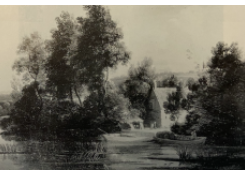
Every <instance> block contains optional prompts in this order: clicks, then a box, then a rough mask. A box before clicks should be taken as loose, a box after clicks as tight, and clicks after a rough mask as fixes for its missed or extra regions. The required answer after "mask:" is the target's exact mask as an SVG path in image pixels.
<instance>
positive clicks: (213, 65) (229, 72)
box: [189, 42, 245, 144]
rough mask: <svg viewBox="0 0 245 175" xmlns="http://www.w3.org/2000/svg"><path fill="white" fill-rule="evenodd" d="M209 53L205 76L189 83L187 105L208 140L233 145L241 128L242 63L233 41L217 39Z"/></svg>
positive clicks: (244, 69)
mask: <svg viewBox="0 0 245 175" xmlns="http://www.w3.org/2000/svg"><path fill="white" fill-rule="evenodd" d="M212 54H213V56H212V57H211V59H210V62H209V64H208V68H207V73H206V76H203V77H200V78H199V80H198V81H197V82H195V83H193V82H192V83H190V84H189V89H190V90H191V91H192V92H191V93H190V94H189V102H190V104H191V105H190V106H191V108H192V111H193V114H194V115H195V114H198V115H199V116H200V120H199V123H198V125H199V126H201V128H202V132H204V133H205V135H207V136H208V138H209V140H210V141H212V142H215V143H217V144H236V143H237V142H236V139H237V138H239V137H240V136H241V135H242V132H243V131H242V130H244V126H243V122H242V120H243V119H244V117H243V113H244V112H245V111H244V110H245V101H244V95H245V93H244V92H245V91H244V88H243V87H245V82H244V80H243V74H244V71H245V67H244V62H242V61H241V55H240V51H239V49H238V47H237V45H236V44H231V45H230V46H228V45H227V44H224V43H222V42H219V43H218V44H217V45H216V47H214V48H213V49H212ZM205 121H207V122H205Z"/></svg>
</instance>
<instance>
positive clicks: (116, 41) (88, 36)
mask: <svg viewBox="0 0 245 175" xmlns="http://www.w3.org/2000/svg"><path fill="white" fill-rule="evenodd" d="M85 10H87V18H82V17H79V18H77V19H78V23H79V24H80V28H79V32H80V33H81V35H80V36H78V40H77V41H78V47H77V49H78V51H77V54H76V56H75V57H74V60H73V61H74V63H75V65H76V68H77V70H78V74H79V75H78V76H79V78H78V79H79V80H80V83H81V84H85V85H86V86H88V89H89V91H90V92H96V93H97V94H98V96H99V98H98V100H99V106H98V110H99V111H100V113H101V115H105V111H103V109H104V96H105V90H104V84H105V82H106V80H107V79H108V69H109V68H114V67H116V66H117V65H118V64H119V63H123V64H126V63H127V62H128V60H129V58H130V57H129V53H128V52H127V51H126V50H125V48H124V46H123V44H122V42H120V40H121V39H122V38H123V35H122V33H121V32H120V29H119V28H117V25H116V23H115V22H114V21H113V20H112V19H111V16H110V13H109V10H106V9H105V8H104V7H102V6H85ZM106 74H107V75H106Z"/></svg>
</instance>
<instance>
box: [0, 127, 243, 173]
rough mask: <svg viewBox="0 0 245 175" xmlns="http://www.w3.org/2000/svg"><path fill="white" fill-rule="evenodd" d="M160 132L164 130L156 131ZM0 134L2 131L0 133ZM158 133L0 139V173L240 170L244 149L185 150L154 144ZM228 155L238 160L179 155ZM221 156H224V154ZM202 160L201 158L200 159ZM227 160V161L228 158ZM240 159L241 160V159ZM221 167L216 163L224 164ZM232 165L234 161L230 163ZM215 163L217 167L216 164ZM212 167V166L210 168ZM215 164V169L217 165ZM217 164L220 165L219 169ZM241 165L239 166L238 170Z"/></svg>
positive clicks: (211, 148)
mask: <svg viewBox="0 0 245 175" xmlns="http://www.w3.org/2000/svg"><path fill="white" fill-rule="evenodd" d="M159 130H163V129H159ZM0 131H1V130H0ZM157 131H158V130H151V129H147V128H146V129H145V130H135V131H127V132H123V133H121V134H120V135H121V137H114V136H113V135H112V138H115V139H110V140H107V141H105V140H104V141H98V140H97V141H90V142H83V143H81V142H73V143H71V142H69V143H65V142H60V141H53V142H47V141H46V142H34V141H26V142H15V141H6V140H4V139H3V138H2V137H0V169H10V170H18V169H19V170H21V169H25V170H55V169H59V170H69V169H70V170H73V169H108V170H142V169H241V168H244V167H243V166H242V164H244V163H245V161H244V157H245V155H244V153H245V149H244V148H243V147H239V148H238V147H236V148H230V147H214V146H211V147H206V148H207V149H206V148H205V151H204V149H203V148H202V150H198V153H197V152H196V151H195V149H196V148H191V147H190V148H188V151H186V147H185V146H183V145H182V146H176V145H166V144H165V145H164V144H158V143H155V142H154V141H153V140H152V138H153V136H154V134H155V133H156V132H157ZM183 150H184V151H185V152H181V151H183ZM182 153H185V154H193V155H194V157H197V156H199V157H200V155H202V156H203V155H209V156H210V155H212V156H215V155H221V153H222V155H224V154H225V155H228V154H229V156H230V157H234V155H239V156H240V157H239V159H236V160H235V159H232V160H230V159H227V156H226V157H225V158H226V159H224V157H221V159H217V158H220V157H217V156H216V157H215V158H216V159H217V160H216V159H215V160H213V159H207V160H208V162H209V164H208V163H207V161H206V162H205V161H200V160H204V159H200V160H199V159H198V160H197V161H196V159H190V160H182V159H180V154H182ZM223 153H224V154H223ZM202 158H203V157H202ZM228 158H229V157H228ZM241 158H242V159H241ZM224 160H227V161H226V163H225V164H222V165H220V164H219V162H225V161H224ZM232 161H237V162H234V163H232ZM217 162H218V163H217ZM211 163H213V164H211ZM216 164H217V165H216ZM218 164H219V165H218ZM240 164H241V166H240Z"/></svg>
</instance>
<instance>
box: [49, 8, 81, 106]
mask: <svg viewBox="0 0 245 175" xmlns="http://www.w3.org/2000/svg"><path fill="white" fill-rule="evenodd" d="M56 22H57V29H55V30H52V31H51V33H52V39H51V40H48V41H47V42H46V49H47V50H48V51H49V53H50V56H49V57H48V59H47V64H46V71H47V77H48V80H47V87H48V89H49V91H50V92H51V93H52V95H53V96H54V97H55V98H56V99H57V100H59V99H64V98H67V97H68V96H69V97H70V101H71V102H72V103H73V90H74V91H75V94H76V96H77V98H78V100H79V103H80V105H81V99H80V96H79V95H78V92H77V83H78V81H76V79H75V78H76V76H75V75H76V71H77V70H75V65H74V62H73V57H74V55H75V54H76V51H77V50H76V49H77V37H78V35H79V34H78V26H79V25H78V24H77V22H76V21H75V20H74V19H73V18H72V16H71V15H70V14H69V13H68V12H62V13H61V15H60V17H57V18H56Z"/></svg>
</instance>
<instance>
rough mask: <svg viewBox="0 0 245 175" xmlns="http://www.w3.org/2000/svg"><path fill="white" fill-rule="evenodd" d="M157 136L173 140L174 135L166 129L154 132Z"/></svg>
mask: <svg viewBox="0 0 245 175" xmlns="http://www.w3.org/2000/svg"><path fill="white" fill-rule="evenodd" d="M156 137H157V138H161V139H171V140H175V139H176V136H175V135H174V133H172V132H168V131H162V132H158V133H157V134H156Z"/></svg>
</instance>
